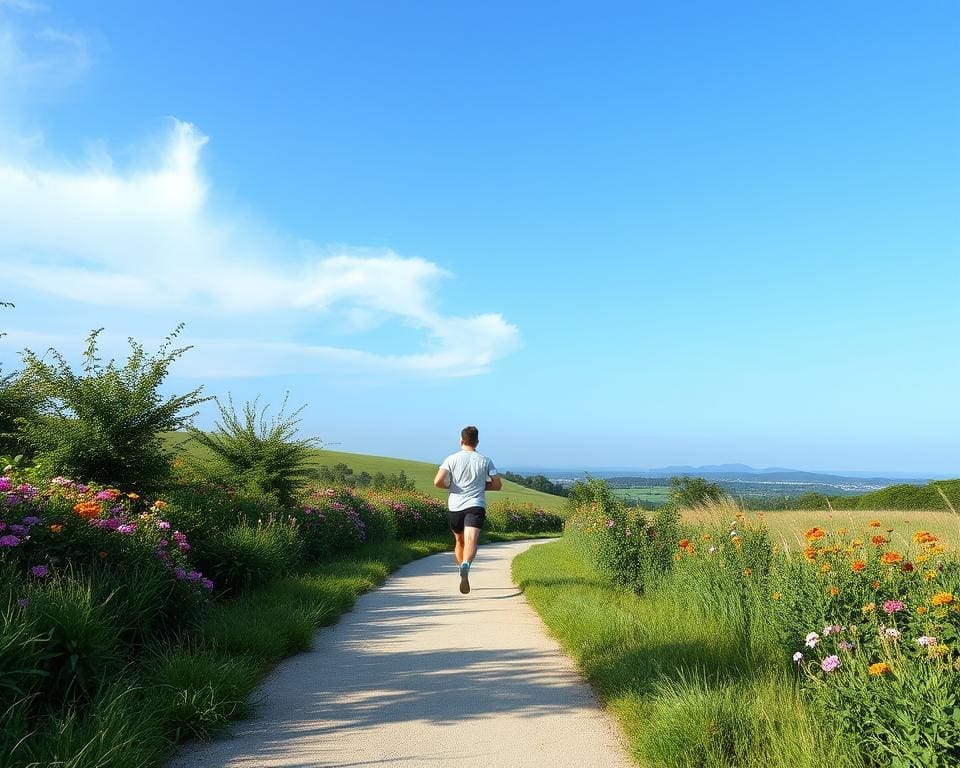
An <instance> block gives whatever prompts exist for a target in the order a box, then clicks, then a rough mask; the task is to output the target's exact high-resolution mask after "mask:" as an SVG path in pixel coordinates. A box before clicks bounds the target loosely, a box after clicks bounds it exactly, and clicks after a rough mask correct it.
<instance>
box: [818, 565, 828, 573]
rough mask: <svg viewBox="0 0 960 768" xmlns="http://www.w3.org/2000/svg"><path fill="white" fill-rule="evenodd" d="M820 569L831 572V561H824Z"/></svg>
mask: <svg viewBox="0 0 960 768" xmlns="http://www.w3.org/2000/svg"><path fill="white" fill-rule="evenodd" d="M820 570H821V572H823V573H830V563H824V564H823V565H821V566H820Z"/></svg>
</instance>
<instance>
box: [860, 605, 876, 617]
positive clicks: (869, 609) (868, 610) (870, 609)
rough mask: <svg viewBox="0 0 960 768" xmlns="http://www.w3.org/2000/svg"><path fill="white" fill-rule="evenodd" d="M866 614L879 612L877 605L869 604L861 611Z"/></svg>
mask: <svg viewBox="0 0 960 768" xmlns="http://www.w3.org/2000/svg"><path fill="white" fill-rule="evenodd" d="M860 610H861V611H862V612H863V613H864V614H868V613H873V612H874V611H875V610H877V605H876V603H867V604H866V605H865V606H863V608H861V609H860Z"/></svg>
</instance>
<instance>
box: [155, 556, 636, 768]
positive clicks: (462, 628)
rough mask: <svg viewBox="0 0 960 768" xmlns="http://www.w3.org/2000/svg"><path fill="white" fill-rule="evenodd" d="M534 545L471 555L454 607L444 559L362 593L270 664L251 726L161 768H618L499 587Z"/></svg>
mask: <svg viewBox="0 0 960 768" xmlns="http://www.w3.org/2000/svg"><path fill="white" fill-rule="evenodd" d="M532 544H534V542H529V541H524V542H511V543H507V544H491V545H487V546H484V547H481V548H480V554H479V555H478V557H477V561H476V563H475V565H474V567H473V569H472V571H471V576H470V583H471V586H472V591H471V593H470V594H469V595H461V594H460V593H459V591H458V587H459V584H460V580H459V576H458V575H457V571H456V566H455V564H454V562H453V558H452V556H451V555H450V554H443V555H434V556H432V557H427V558H424V559H422V560H417V561H415V562H413V563H410V564H408V565H406V566H404V567H403V568H401V569H400V570H398V571H397V572H396V573H394V574H393V575H392V576H391V577H390V579H389V580H388V581H387V582H386V584H384V585H383V586H382V587H380V588H378V589H376V590H374V591H372V592H370V593H368V594H366V595H363V596H362V597H361V598H360V599H359V600H358V601H357V604H356V606H355V607H354V609H353V610H352V611H351V612H350V613H348V614H346V615H345V616H344V617H343V618H342V619H341V620H340V623H339V624H337V625H336V626H333V627H328V628H325V629H321V630H319V631H318V632H317V635H316V638H315V640H314V649H313V650H312V651H309V652H307V653H302V654H299V655H298V656H294V657H292V658H290V659H288V660H287V661H285V662H283V663H282V664H281V665H280V666H279V667H277V669H276V670H275V671H274V672H273V673H272V674H271V675H270V676H269V677H268V678H267V680H266V681H265V683H264V685H263V686H262V688H261V689H260V691H259V693H258V697H259V701H260V702H261V704H260V706H259V707H258V709H257V714H256V716H255V718H254V719H252V720H249V721H244V722H241V723H238V724H234V725H233V726H232V734H231V735H229V736H226V737H224V738H223V739H222V740H218V741H213V742H209V743H200V744H193V745H190V746H188V747H187V748H185V749H183V750H182V751H181V753H180V754H179V755H178V756H177V758H176V759H175V760H174V761H173V762H171V763H170V768H220V767H221V766H224V767H229V768H241V766H242V767H243V768H267V767H268V766H270V767H274V766H275V767H277V768H280V767H282V768H308V767H309V768H314V767H315V766H351V767H353V766H374V765H382V766H390V767H391V768H413V767H414V766H416V767H417V768H420V767H421V766H424V767H425V766H431V767H436V766H451V768H513V767H514V766H516V767H517V768H521V767H522V768H540V767H541V766H542V767H543V768H567V767H569V768H591V767H593V766H596V768H621V767H622V768H627V767H628V766H630V765H632V763H631V762H630V760H629V758H628V757H627V755H626V752H625V750H624V748H623V746H622V743H621V738H620V735H619V730H618V727H617V725H616V724H615V723H614V722H613V720H612V719H611V718H610V716H609V715H607V714H606V713H604V712H602V711H601V710H600V708H599V706H598V703H597V699H596V697H595V696H594V694H593V692H592V690H591V689H590V687H589V686H588V685H587V684H586V683H585V682H584V681H583V679H582V678H581V677H580V676H579V675H578V674H577V672H576V671H575V668H574V666H573V664H572V662H570V660H569V659H568V658H567V657H566V656H565V655H564V654H563V652H562V651H561V650H560V648H559V646H558V645H557V643H556V641H555V640H553V639H552V638H550V637H549V636H548V635H547V633H546V630H545V629H544V626H543V624H542V622H541V621H540V618H539V617H538V616H537V615H536V614H535V613H534V612H533V610H532V609H531V608H530V607H529V606H528V605H527V602H526V600H525V599H524V597H523V595H522V593H521V592H520V591H519V590H518V589H517V587H516V586H514V585H513V583H512V581H511V578H510V561H511V560H513V558H514V557H515V556H516V555H518V554H519V553H520V552H522V551H523V550H525V549H527V548H528V547H529V546H531V545H532Z"/></svg>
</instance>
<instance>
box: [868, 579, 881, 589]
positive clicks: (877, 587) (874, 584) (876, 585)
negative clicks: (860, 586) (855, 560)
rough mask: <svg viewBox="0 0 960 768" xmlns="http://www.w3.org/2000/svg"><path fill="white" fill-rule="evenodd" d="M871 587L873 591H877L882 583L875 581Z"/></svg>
mask: <svg viewBox="0 0 960 768" xmlns="http://www.w3.org/2000/svg"><path fill="white" fill-rule="evenodd" d="M870 586H871V587H872V588H873V589H875V590H876V589H880V582H879V581H874V582H872V583H871V584H870Z"/></svg>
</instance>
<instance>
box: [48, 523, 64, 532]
mask: <svg viewBox="0 0 960 768" xmlns="http://www.w3.org/2000/svg"><path fill="white" fill-rule="evenodd" d="M50 530H51V531H53V532H54V533H60V531H62V530H63V526H62V525H60V523H54V524H53V525H51V526H50Z"/></svg>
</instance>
